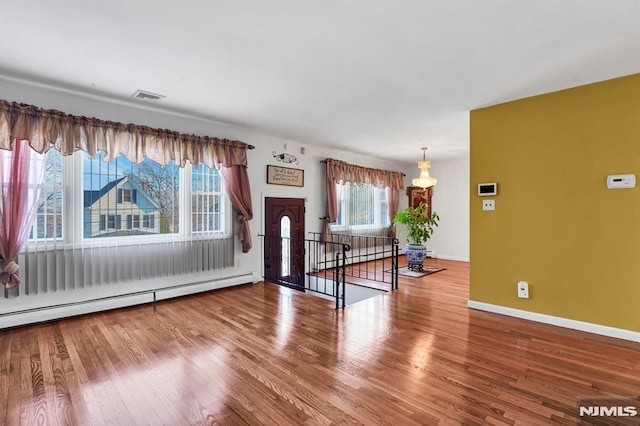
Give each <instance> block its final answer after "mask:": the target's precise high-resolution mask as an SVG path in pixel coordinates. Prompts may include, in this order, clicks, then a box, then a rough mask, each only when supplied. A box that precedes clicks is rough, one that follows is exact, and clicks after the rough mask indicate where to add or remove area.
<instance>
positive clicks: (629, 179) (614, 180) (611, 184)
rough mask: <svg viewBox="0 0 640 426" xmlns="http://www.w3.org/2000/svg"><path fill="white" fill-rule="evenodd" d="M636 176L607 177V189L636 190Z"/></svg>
mask: <svg viewBox="0 0 640 426" xmlns="http://www.w3.org/2000/svg"><path fill="white" fill-rule="evenodd" d="M635 186H636V175H634V174H633V173H632V174H628V175H609V176H607V188H610V189H619V188H635Z"/></svg>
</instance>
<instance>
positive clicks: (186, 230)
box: [25, 151, 233, 248]
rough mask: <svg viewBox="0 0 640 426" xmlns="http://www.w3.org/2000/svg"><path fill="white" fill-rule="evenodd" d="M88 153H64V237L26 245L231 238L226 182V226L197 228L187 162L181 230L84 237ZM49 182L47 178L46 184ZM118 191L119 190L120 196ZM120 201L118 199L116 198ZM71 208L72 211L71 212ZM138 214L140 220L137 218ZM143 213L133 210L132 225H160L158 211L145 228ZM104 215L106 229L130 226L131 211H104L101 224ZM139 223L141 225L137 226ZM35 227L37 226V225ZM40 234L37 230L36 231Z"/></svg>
mask: <svg viewBox="0 0 640 426" xmlns="http://www.w3.org/2000/svg"><path fill="white" fill-rule="evenodd" d="M84 155H86V153H85V152H84V151H76V152H75V153H74V154H73V155H70V156H63V157H62V165H61V167H62V187H61V190H62V200H63V208H62V237H61V238H37V237H35V238H30V239H29V240H28V242H27V244H26V245H25V248H26V247H27V246H34V245H42V244H43V243H53V242H56V243H58V244H52V248H53V247H54V246H55V247H58V248H59V247H61V246H60V244H62V245H63V246H64V247H69V248H72V247H87V246H88V247H98V246H99V247H102V246H104V247H108V246H126V245H135V244H154V243H161V242H166V241H171V240H175V239H176V238H179V239H184V238H190V239H194V240H195V239H224V238H228V237H230V236H231V235H232V234H233V224H232V223H231V218H232V217H233V215H232V214H230V213H231V208H232V206H231V201H230V199H229V196H228V194H227V193H226V190H225V188H224V185H223V184H222V187H221V188H222V191H221V195H222V198H221V200H222V204H223V206H222V209H223V211H222V212H221V213H220V214H221V217H224V222H221V225H222V227H223V229H222V230H220V231H213V232H199V231H193V230H192V228H191V211H192V206H191V197H190V192H191V170H192V167H193V166H192V165H191V163H189V162H187V163H186V165H185V166H184V167H179V168H178V180H179V191H178V200H179V202H180V206H179V225H178V226H179V231H178V232H176V233H168V234H154V235H133V236H129V235H122V236H112V237H108V238H107V237H104V238H96V237H87V238H85V237H84V182H83V177H84V175H83V172H84V171H83V161H84ZM45 184H46V183H45V182H43V186H44V185H45ZM134 192H136V191H135V190H130V193H129V196H130V198H129V199H131V200H133V198H135V195H134ZM122 195H123V197H122V201H124V202H129V201H125V195H124V191H123V194H122ZM117 197H118V195H117V194H116V198H117ZM116 204H117V200H116ZM67 212H69V213H67ZM107 216H120V218H119V219H120V221H119V222H120V223H119V224H120V228H117V226H118V218H116V217H114V218H112V219H113V221H112V222H109V218H108V217H107ZM136 216H137V220H136ZM142 216H143V215H141V214H132V218H131V225H132V229H139V230H144V229H152V228H153V227H155V225H156V223H157V222H156V221H157V220H158V218H157V217H155V215H151V216H153V217H152V218H149V220H148V223H149V224H150V225H153V227H152V228H144V227H143V226H142V225H143V217H142ZM103 219H104V227H105V229H104V230H103V231H106V230H115V231H117V230H119V229H123V230H126V229H128V228H127V227H126V225H127V213H126V212H122V213H121V212H117V213H114V214H104V215H100V216H99V218H98V221H99V223H98V227H99V228H100V226H101V225H102V223H101V222H100V221H102V220H103ZM35 224H36V220H35V219H34V226H35ZM109 225H114V226H115V227H114V228H110V227H108V226H109ZM136 225H138V226H137V227H136ZM33 229H34V230H35V228H33ZM34 235H36V234H34Z"/></svg>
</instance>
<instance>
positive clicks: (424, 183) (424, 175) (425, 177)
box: [411, 146, 438, 189]
mask: <svg viewBox="0 0 640 426" xmlns="http://www.w3.org/2000/svg"><path fill="white" fill-rule="evenodd" d="M426 157H427V147H426V146H425V147H422V161H418V168H419V169H420V176H419V177H417V178H415V179H413V180H412V181H411V183H412V184H413V186H419V187H420V188H422V189H427V188H430V187H432V186H435V184H436V183H438V179H436V178H434V177H431V176H429V167H431V161H427V158H426Z"/></svg>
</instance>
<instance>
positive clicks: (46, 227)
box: [31, 149, 63, 240]
mask: <svg viewBox="0 0 640 426" xmlns="http://www.w3.org/2000/svg"><path fill="white" fill-rule="evenodd" d="M45 161H46V163H45V171H44V178H43V183H42V187H41V188H40V198H39V200H38V208H37V210H36V218H35V221H34V224H33V229H32V231H31V239H32V240H35V239H39V240H42V239H61V238H62V206H63V199H62V194H63V191H62V155H61V154H60V153H59V152H58V151H56V150H55V149H51V150H49V151H48V152H47V154H46V158H45Z"/></svg>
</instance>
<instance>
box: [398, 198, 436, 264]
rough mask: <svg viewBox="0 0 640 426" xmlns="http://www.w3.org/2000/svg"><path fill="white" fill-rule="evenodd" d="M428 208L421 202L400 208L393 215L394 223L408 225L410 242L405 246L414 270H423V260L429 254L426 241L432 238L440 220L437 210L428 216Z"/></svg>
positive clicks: (408, 259)
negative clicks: (416, 205) (414, 205)
mask: <svg viewBox="0 0 640 426" xmlns="http://www.w3.org/2000/svg"><path fill="white" fill-rule="evenodd" d="M426 208H427V205H426V204H425V203H420V204H419V205H418V207H413V206H409V207H407V208H406V209H404V210H400V211H399V212H398V213H397V214H396V215H395V216H394V217H393V223H401V224H402V225H405V227H406V232H407V242H408V244H407V245H406V246H405V248H404V254H405V256H406V257H407V261H408V262H409V269H411V270H412V271H421V270H422V262H423V261H424V258H425V257H426V256H427V247H426V246H425V245H424V243H426V242H427V240H429V238H431V235H433V231H434V228H436V227H437V226H438V221H439V220H440V217H439V216H438V214H437V213H436V212H433V213H432V214H431V216H428V215H427V214H426V211H425V209H426Z"/></svg>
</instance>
